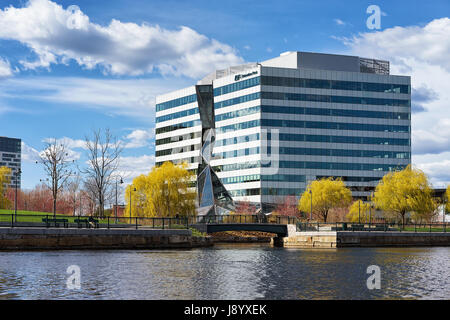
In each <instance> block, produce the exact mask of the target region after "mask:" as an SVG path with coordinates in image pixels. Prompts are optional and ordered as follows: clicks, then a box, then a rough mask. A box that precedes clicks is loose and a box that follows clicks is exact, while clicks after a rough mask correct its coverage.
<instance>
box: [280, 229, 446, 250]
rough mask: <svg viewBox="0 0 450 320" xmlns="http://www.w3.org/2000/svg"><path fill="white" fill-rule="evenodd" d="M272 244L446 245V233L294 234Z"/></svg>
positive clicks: (357, 245)
mask: <svg viewBox="0 0 450 320" xmlns="http://www.w3.org/2000/svg"><path fill="white" fill-rule="evenodd" d="M272 244H273V245H274V246H278V247H300V248H339V247H387V246H393V247H394V246H396V247H406V246H450V232H446V233H445V232H430V233H428V232H392V231H389V232H382V231H371V232H368V231H355V232H352V231H318V232H296V233H295V234H293V233H291V234H290V236H289V237H277V238H273V239H272Z"/></svg>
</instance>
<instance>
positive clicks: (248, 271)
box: [0, 245, 450, 299]
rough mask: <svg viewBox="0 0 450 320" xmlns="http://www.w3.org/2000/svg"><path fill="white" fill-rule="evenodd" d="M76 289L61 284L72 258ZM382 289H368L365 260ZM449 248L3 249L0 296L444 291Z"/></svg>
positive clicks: (436, 294)
mask: <svg viewBox="0 0 450 320" xmlns="http://www.w3.org/2000/svg"><path fill="white" fill-rule="evenodd" d="M73 264H75V265H78V266H80V268H81V285H82V288H81V289H80V290H68V289H66V280H67V277H68V276H69V275H68V274H66V270H67V267H68V266H69V265H73ZM372 264H375V265H378V266H380V268H381V278H382V280H381V290H368V289H367V287H366V280H367V278H368V277H369V275H368V274H367V273H366V269H367V267H368V266H369V265H372ZM449 266H450V248H342V249H319V250H312V249H305V250H300V249H280V248H272V247H269V246H264V245H255V246H252V245H244V246H243V245H240V246H239V245H221V246H217V247H215V248H209V249H198V250H173V251H163V250H153V251H150V250H141V251H60V252H56V251H47V252H45V251H44V252H0V299H397V298H406V299H449V298H450V293H449V287H450V275H449V273H448V269H449Z"/></svg>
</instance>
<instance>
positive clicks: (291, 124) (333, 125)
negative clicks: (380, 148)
mask: <svg viewBox="0 0 450 320" xmlns="http://www.w3.org/2000/svg"><path fill="white" fill-rule="evenodd" d="M260 125H261V126H266V127H288V128H307V129H334V130H358V131H381V132H409V126H395V125H386V124H362V123H342V122H320V121H296V120H275V119H261V120H252V121H247V122H241V123H236V124H230V125H227V126H223V127H220V128H218V129H217V132H218V133H225V132H230V131H236V130H243V129H248V128H253V127H258V126H260Z"/></svg>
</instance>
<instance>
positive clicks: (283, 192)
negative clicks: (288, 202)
mask: <svg viewBox="0 0 450 320" xmlns="http://www.w3.org/2000/svg"><path fill="white" fill-rule="evenodd" d="M303 192H305V189H304V188H295V189H293V188H292V189H291V188H290V189H287V188H262V195H264V196H299V195H301V194H302V193H303Z"/></svg>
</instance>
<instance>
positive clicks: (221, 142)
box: [215, 133, 259, 147]
mask: <svg viewBox="0 0 450 320" xmlns="http://www.w3.org/2000/svg"><path fill="white" fill-rule="evenodd" d="M256 140H259V133H254V134H250V135H247V136H240V137H234V138H228V139H222V140H218V141H216V143H215V146H216V147H221V146H226V145H234V144H238V143H244V142H250V141H256Z"/></svg>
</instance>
